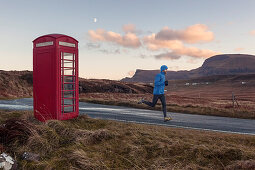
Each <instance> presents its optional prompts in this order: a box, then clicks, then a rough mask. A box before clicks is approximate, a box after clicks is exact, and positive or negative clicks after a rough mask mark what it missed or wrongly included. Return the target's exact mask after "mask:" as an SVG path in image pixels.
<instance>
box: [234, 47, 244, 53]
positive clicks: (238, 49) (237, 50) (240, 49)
mask: <svg viewBox="0 0 255 170" xmlns="http://www.w3.org/2000/svg"><path fill="white" fill-rule="evenodd" d="M242 50H244V48H235V51H236V52H239V51H242Z"/></svg>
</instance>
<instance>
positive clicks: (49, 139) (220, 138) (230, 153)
mask: <svg viewBox="0 0 255 170" xmlns="http://www.w3.org/2000/svg"><path fill="white" fill-rule="evenodd" d="M32 114H33V113H32V112H30V111H22V112H11V111H0V122H1V125H0V127H1V129H0V137H1V140H0V149H2V151H4V152H7V153H10V154H11V155H12V156H13V157H15V159H16V160H18V165H19V167H20V169H254V166H255V136H247V135H237V134H226V133H217V132H207V131H198V130H187V129H185V130H184V129H178V128H169V127H161V126H160V127H159V126H153V125H141V124H133V123H123V122H115V121H107V120H97V119H91V118H89V117H87V116H86V115H82V116H79V117H78V118H76V119H72V120H67V121H57V120H51V121H48V122H46V123H41V122H39V121H37V120H35V119H34V118H33V115H32ZM7 117H9V118H7ZM6 125H8V129H7V126H6ZM10 134H11V137H10V136H9V135H10ZM25 151H26V152H32V153H36V154H39V155H40V156H41V159H40V161H37V162H31V161H25V160H22V159H21V155H22V154H23V153H24V152H25Z"/></svg>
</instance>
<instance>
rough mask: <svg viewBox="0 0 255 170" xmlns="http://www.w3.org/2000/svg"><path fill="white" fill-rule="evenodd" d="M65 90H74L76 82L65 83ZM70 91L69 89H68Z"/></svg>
mask: <svg viewBox="0 0 255 170" xmlns="http://www.w3.org/2000/svg"><path fill="white" fill-rule="evenodd" d="M63 86H64V90H74V89H75V88H74V84H64V85H63ZM67 92H68V91H67Z"/></svg>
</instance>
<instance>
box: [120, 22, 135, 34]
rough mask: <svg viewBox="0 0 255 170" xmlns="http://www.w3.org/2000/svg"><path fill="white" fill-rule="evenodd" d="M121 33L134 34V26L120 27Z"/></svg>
mask: <svg viewBox="0 0 255 170" xmlns="http://www.w3.org/2000/svg"><path fill="white" fill-rule="evenodd" d="M122 29H123V31H124V32H125V33H128V32H131V33H135V32H136V28H135V25H134V24H125V25H123V27H122Z"/></svg>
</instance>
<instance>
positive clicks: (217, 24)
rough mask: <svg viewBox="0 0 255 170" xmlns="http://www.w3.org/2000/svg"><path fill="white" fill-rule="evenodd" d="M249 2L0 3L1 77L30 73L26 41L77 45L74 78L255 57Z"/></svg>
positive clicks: (17, 0) (11, 0)
mask: <svg viewBox="0 0 255 170" xmlns="http://www.w3.org/2000/svg"><path fill="white" fill-rule="evenodd" d="M254 6H255V1H254V0H213V1H211V0H118V1H117V0H72V1H70V0H43V1H39V0H0V59H1V61H0V70H33V53H32V52H33V46H32V41H33V40H34V39H36V38H37V37H39V36H42V35H46V34H52V33H59V34H65V35H68V36H71V37H74V38H75V39H77V40H78V41H79V76H80V77H83V78H96V79H112V80H120V79H122V78H124V77H131V76H133V74H134V73H135V71H136V69H144V70H157V69H159V68H160V66H161V65H163V64H164V65H167V66H168V68H169V69H168V70H173V71H178V70H191V69H195V68H198V67H200V66H201V65H202V64H203V62H204V60H205V59H207V58H209V57H211V56H214V55H217V54H234V53H238V54H251V55H255V48H254V44H255V19H254V18H255V10H254Z"/></svg>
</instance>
